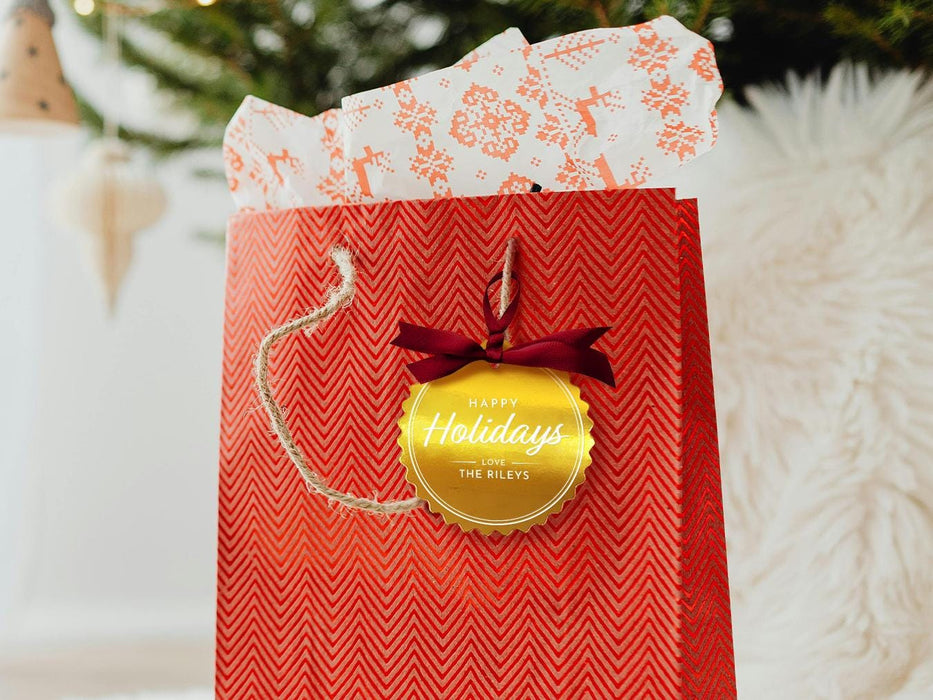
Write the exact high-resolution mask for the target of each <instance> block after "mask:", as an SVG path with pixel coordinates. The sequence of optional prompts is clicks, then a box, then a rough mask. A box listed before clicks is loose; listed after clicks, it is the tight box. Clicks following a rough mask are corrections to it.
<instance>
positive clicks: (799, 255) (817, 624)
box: [135, 67, 933, 700]
mask: <svg viewBox="0 0 933 700" xmlns="http://www.w3.org/2000/svg"><path fill="white" fill-rule="evenodd" d="M750 97H751V101H752V104H753V106H754V109H753V110H749V111H744V110H740V109H738V108H737V107H735V106H730V105H726V106H725V107H724V108H723V110H722V126H721V143H720V145H719V146H718V147H717V148H716V149H715V150H714V152H713V153H712V154H710V155H709V156H706V157H704V158H701V159H700V160H699V161H697V162H695V163H694V164H693V165H691V166H690V167H689V169H688V170H686V171H685V172H683V173H682V177H681V180H680V182H679V183H678V184H679V185H680V187H681V191H682V192H683V193H684V194H693V193H695V194H698V195H699V196H700V203H701V215H702V224H703V235H704V240H705V256H706V274H707V284H708V295H709V305H710V323H711V331H712V344H713V356H714V363H715V375H716V394H717V400H718V410H719V425H720V443H721V445H722V464H723V482H724V491H725V508H726V526H727V537H728V543H729V556H730V576H731V583H732V591H733V614H734V619H735V646H736V655H737V671H738V676H739V692H740V695H741V697H743V698H754V699H756V700H758V699H761V700H768V699H770V698H774V699H777V698H780V699H781V700H785V699H787V698H793V699H796V698H808V699H809V698H884V697H891V696H894V695H896V696H897V697H899V698H908V697H913V698H923V697H933V649H931V646H930V645H931V630H933V459H931V456H930V455H931V454H933V146H931V144H933V84H928V85H926V86H925V87H924V86H922V85H921V80H920V78H919V77H918V76H911V75H907V74H903V73H901V74H892V75H888V76H887V77H883V78H880V79H878V80H876V81H870V80H869V78H868V75H867V73H866V72H865V71H863V70H861V69H852V68H849V67H842V68H839V69H837V70H836V71H835V72H834V73H833V74H832V77H831V78H830V79H829V81H828V82H827V83H826V84H825V85H820V84H818V83H817V82H816V81H814V80H806V81H799V80H792V81H790V82H789V84H788V85H787V87H786V88H785V89H767V90H766V89H759V90H756V91H753V92H752V93H751V95H750ZM144 697H145V696H135V700H143V698H144ZM170 697H172V696H167V695H154V696H151V697H150V700H155V699H156V698H159V699H160V700H169V698H170ZM202 697H203V698H205V699H206V698H208V697H211V694H210V692H209V691H204V692H203V693H202V694H196V693H195V694H186V695H180V696H177V698H184V699H185V700H201V698H202Z"/></svg>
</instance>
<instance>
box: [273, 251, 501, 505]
mask: <svg viewBox="0 0 933 700" xmlns="http://www.w3.org/2000/svg"><path fill="white" fill-rule="evenodd" d="M517 250H518V240H517V239H515V238H510V239H509V241H508V243H507V244H506V248H505V257H504V259H503V263H502V272H501V273H500V274H499V275H497V276H496V277H497V278H499V277H501V280H502V285H501V289H500V292H499V317H500V319H501V318H502V317H503V316H506V311H507V310H508V308H509V300H510V297H511V288H512V269H513V266H514V264H515V256H516V252H517ZM330 256H331V259H332V260H333V261H334V264H335V265H336V266H337V270H338V272H339V273H340V277H341V281H340V285H339V286H337V287H335V288H334V289H332V290H330V292H329V294H328V295H327V301H326V302H325V304H324V305H323V306H321V307H320V308H317V309H314V310H312V311H309V312H308V313H307V314H305V315H304V316H301V317H300V318H296V319H294V320H293V321H289V322H288V323H286V324H284V325H281V326H279V327H278V328H273V329H272V330H271V331H269V333H268V334H267V335H266V336H265V337H264V338H263V339H262V342H261V343H260V344H259V351H258V352H257V354H256V362H255V373H256V386H257V388H258V390H259V399H260V401H261V402H262V406H263V408H264V409H265V410H266V413H267V414H268V416H269V420H270V421H271V423H272V431H273V432H274V433H275V434H276V436H277V437H278V439H279V442H280V443H281V444H282V447H283V448H284V449H285V453H286V454H287V455H288V457H289V459H290V460H291V461H292V463H293V464H294V465H295V467H297V468H298V471H299V472H300V473H301V477H302V479H304V482H305V484H306V485H307V487H308V490H310V491H314V492H316V493H318V494H320V495H322V496H324V497H326V498H328V499H330V500H331V501H335V502H337V503H340V504H341V505H344V506H346V507H348V508H353V509H355V510H364V511H369V512H372V513H385V514H394V513H405V512H408V511H411V510H414V509H415V508H420V507H421V506H422V505H423V504H424V501H423V500H422V499H420V498H417V497H412V498H406V499H402V500H397V501H379V500H376V499H374V498H360V497H358V496H354V495H353V494H352V493H346V492H344V491H339V490H337V489H335V488H332V487H331V486H328V484H327V482H326V481H325V480H324V479H323V478H321V476H320V475H319V474H318V473H317V472H316V471H314V470H313V469H312V468H311V467H310V466H309V464H308V460H307V458H306V457H305V454H304V452H303V451H302V449H301V448H300V447H299V446H298V444H297V443H296V442H295V438H294V436H293V435H292V431H291V429H290V428H289V427H288V422H287V421H286V419H285V411H284V410H283V408H282V406H281V404H279V403H278V401H276V399H275V395H274V393H273V391H272V385H271V382H270V379H269V356H270V355H271V353H272V348H273V347H274V346H275V344H276V343H277V342H279V341H280V340H282V339H283V338H285V337H286V336H288V335H291V334H292V333H294V332H295V331H298V330H304V331H305V332H306V333H311V332H313V331H314V329H315V328H317V326H318V325H319V324H320V323H322V322H324V321H326V320H327V319H329V318H330V317H331V316H333V315H334V314H336V313H337V312H338V311H340V309H342V308H344V307H346V306H348V305H349V304H350V302H352V301H353V297H354V295H355V294H356V267H355V266H354V265H353V254H352V253H351V252H350V251H349V250H348V249H346V248H344V247H342V246H334V247H333V248H331V251H330ZM497 333H498V334H501V336H502V338H501V341H498V346H497V347H498V352H499V357H500V358H501V353H502V346H503V345H504V344H505V342H506V341H507V339H508V323H507V322H506V323H505V324H504V325H503V326H502V328H501V330H500V331H497ZM492 340H493V338H492V335H490V343H492ZM494 352H495V350H494Z"/></svg>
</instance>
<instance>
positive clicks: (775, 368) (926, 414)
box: [681, 67, 933, 699]
mask: <svg viewBox="0 0 933 700" xmlns="http://www.w3.org/2000/svg"><path fill="white" fill-rule="evenodd" d="M749 97H750V101H751V103H752V105H753V109H752V110H748V111H745V110H740V109H738V108H737V107H735V106H734V105H731V106H730V105H726V106H725V107H724V109H723V113H722V126H721V142H720V144H719V145H718V146H717V148H716V149H714V151H713V152H712V153H711V154H710V155H709V156H707V157H704V158H702V159H700V160H699V161H697V162H696V164H695V165H694V166H692V169H691V170H690V171H687V172H685V173H683V175H684V182H683V183H681V184H683V187H682V188H681V189H682V191H684V192H687V191H690V192H695V193H696V194H698V195H699V196H700V211H701V221H702V227H703V236H704V254H705V263H706V279H707V294H708V298H709V309H710V325H711V337H712V349H713V361H714V373H715V385H716V398H717V409H718V418H719V420H718V422H719V427H720V445H721V449H722V468H723V484H724V486H723V488H724V496H725V511H726V528H727V541H728V545H729V565H730V580H731V585H732V595H733V616H734V627H735V647H736V656H737V672H738V676H739V691H740V695H741V696H742V697H746V698H761V699H767V698H782V699H784V698H882V697H888V696H890V695H892V694H894V693H897V692H905V693H906V692H910V691H916V692H918V693H920V695H918V697H933V667H931V665H930V659H931V651H933V650H931V648H930V643H931V635H933V458H931V454H933V83H927V84H926V85H925V86H924V85H923V84H922V81H921V79H920V77H919V76H917V75H907V74H904V73H899V74H892V75H888V76H886V77H882V78H879V79H877V80H874V81H871V80H869V76H868V73H867V71H865V70H864V69H861V68H859V69H853V68H851V67H840V68H837V69H836V70H835V71H834V72H833V73H832V75H831V77H830V78H829V80H828V81H827V82H826V83H825V85H820V84H819V83H818V82H817V81H816V80H806V81H800V80H793V79H792V80H790V81H789V83H788V85H787V86H786V88H782V89H776V88H775V89H758V90H754V91H752V92H751V93H750V95H749ZM924 661H925V663H926V667H925V668H924V667H922V664H923V662H924ZM924 690H925V691H926V692H923V691H924Z"/></svg>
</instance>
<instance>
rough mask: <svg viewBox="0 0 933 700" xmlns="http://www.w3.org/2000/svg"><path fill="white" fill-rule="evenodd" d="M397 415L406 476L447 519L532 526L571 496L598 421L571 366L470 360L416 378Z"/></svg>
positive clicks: (480, 526)
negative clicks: (450, 370)
mask: <svg viewBox="0 0 933 700" xmlns="http://www.w3.org/2000/svg"><path fill="white" fill-rule="evenodd" d="M403 408H404V414H403V416H402V419H401V420H400V421H399V426H400V427H401V429H402V434H401V437H400V438H399V445H400V446H401V448H402V458H401V459H402V463H403V464H404V465H405V466H406V467H407V470H408V472H407V478H408V481H409V482H410V483H412V484H413V485H414V486H415V489H416V490H417V493H418V496H419V497H421V498H423V499H424V500H425V501H427V503H428V506H429V507H430V509H431V511H433V512H435V513H440V514H441V515H442V516H443V518H444V521H445V522H447V523H448V524H453V523H456V524H457V525H459V526H460V527H461V528H462V529H463V530H465V531H469V530H479V531H480V532H482V533H484V534H489V533H491V532H501V533H503V534H506V533H509V532H512V531H513V530H522V531H524V532H527V531H528V529H529V528H530V527H531V526H532V525H536V524H539V523H543V522H544V521H545V520H546V519H547V517H548V516H549V515H550V514H552V513H557V512H559V511H560V509H561V508H562V507H563V505H564V503H565V502H566V501H568V500H570V499H571V498H573V496H574V493H575V491H576V489H577V486H579V485H580V484H581V483H582V482H583V479H584V477H585V470H586V468H587V467H588V466H589V464H590V448H591V447H592V446H593V438H592V437H591V436H590V429H591V428H592V427H593V423H592V421H591V420H590V419H589V418H588V417H587V415H586V411H587V405H586V403H585V402H584V401H583V400H582V399H581V398H580V389H579V388H578V387H576V386H574V385H573V384H572V383H571V381H570V377H569V375H568V374H567V373H566V372H555V371H553V370H549V369H539V368H537V367H519V366H515V365H498V366H495V367H494V366H492V365H490V364H488V363H486V362H474V363H472V364H469V365H467V366H466V367H464V368H463V369H461V370H459V371H458V372H455V373H454V374H451V375H449V376H447V377H443V378H441V379H438V380H436V381H433V382H428V383H426V384H415V385H414V386H413V387H412V388H411V396H409V398H408V399H407V400H406V401H405V404H404V407H403Z"/></svg>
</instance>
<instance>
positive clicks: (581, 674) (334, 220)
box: [216, 190, 735, 700]
mask: <svg viewBox="0 0 933 700" xmlns="http://www.w3.org/2000/svg"><path fill="white" fill-rule="evenodd" d="M510 236H518V237H519V238H520V240H521V253H520V257H519V261H518V268H517V269H518V272H519V274H520V275H521V279H522V308H521V310H520V312H519V317H518V319H517V320H516V322H515V324H514V325H513V338H514V339H515V340H516V341H520V340H522V339H523V338H533V337H536V336H539V335H544V334H546V333H550V332H553V331H556V330H560V329H564V328H573V327H579V326H602V325H611V326H612V327H613V329H612V331H610V332H609V333H608V334H607V335H606V336H604V338H603V339H602V340H601V341H600V342H599V344H598V347H599V348H600V349H602V350H604V351H605V352H606V353H607V354H608V356H609V358H610V360H611V362H612V365H613V367H614V368H615V371H616V379H617V382H618V386H617V388H615V389H610V388H609V387H606V386H604V385H602V384H599V383H598V382H595V381H592V380H589V379H587V378H577V381H578V382H579V383H580V384H581V386H582V392H583V397H584V399H585V400H586V401H587V402H588V403H589V405H590V416H591V417H592V419H593V421H594V423H595V427H594V429H593V434H594V438H595V440H596V446H595V447H594V448H593V452H592V457H593V464H592V466H591V467H590V468H589V469H588V470H587V478H586V482H585V483H584V484H583V485H582V486H581V487H580V488H579V490H578V491H577V496H576V498H575V499H574V500H573V501H571V502H570V503H568V504H567V505H566V506H565V507H564V509H563V510H562V511H561V512H560V513H559V514H557V515H555V516H552V517H551V518H550V519H549V520H548V522H547V523H546V524H545V525H543V526H538V527H535V528H532V530H531V531H530V532H528V533H520V532H518V533H513V534H512V535H509V536H501V535H498V534H496V535H492V536H483V535H481V534H477V533H469V534H464V533H463V532H461V531H460V530H459V529H458V528H456V527H452V526H447V525H445V524H444V523H443V521H442V520H441V518H440V517H439V516H435V515H433V514H431V513H430V512H428V511H427V510H426V509H421V510H418V511H416V512H414V513H412V514H410V515H407V516H395V517H390V518H379V517H373V516H370V515H367V514H362V513H355V512H345V511H340V510H337V509H334V508H333V507H331V506H330V505H329V504H328V503H327V501H326V500H324V499H323V498H321V497H319V496H316V495H314V494H309V493H308V492H307V490H306V489H305V488H304V486H303V484H302V481H301V478H300V476H299V475H298V473H297V472H296V470H295V469H294V467H293V466H292V464H291V463H290V462H289V461H288V459H287V457H286V456H285V455H284V453H283V451H282V449H281V448H280V446H279V445H278V443H277V441H276V439H275V437H274V436H272V435H271V433H270V430H269V426H268V422H267V418H266V416H265V413H264V412H263V411H262V410H261V408H259V407H258V400H257V397H256V394H255V390H254V387H253V378H252V373H251V363H252V359H253V357H254V354H255V351H256V348H257V346H258V343H259V340H260V338H261V337H262V336H263V335H264V334H265V333H266V332H267V331H268V330H269V329H270V328H272V327H273V326H276V325H279V324H281V323H283V322H284V321H286V320H288V319H291V318H293V317H295V316H298V315H300V314H301V313H303V312H304V311H305V310H306V309H308V308H310V307H315V306H318V305H319V304H320V303H321V300H322V299H323V298H324V297H325V295H326V293H327V289H328V287H329V286H331V285H332V284H334V283H335V282H336V281H337V279H336V273H335V270H334V268H333V265H332V263H331V261H330V259H329V256H328V251H329V249H330V247H331V246H332V245H333V244H334V243H344V244H346V245H349V246H350V248H352V249H353V250H354V252H355V254H356V265H357V268H358V271H359V282H358V289H357V294H356V297H355V299H354V301H353V304H352V306H351V307H349V309H347V310H346V311H343V312H341V313H340V314H338V315H337V316H335V317H334V318H332V319H331V320H329V321H328V322H326V323H325V324H323V325H322V326H321V327H320V328H318V329H317V330H316V331H315V332H314V333H313V334H312V335H310V336H300V335H299V336H298V337H292V338H289V339H287V340H285V341H283V342H282V343H281V344H280V346H279V347H278V348H277V350H276V352H275V354H274V356H273V358H272V375H273V377H274V378H275V390H276V393H277V396H278V397H279V399H280V400H281V401H282V403H283V404H284V405H285V406H286V407H287V409H288V419H289V423H290V425H291V426H292V428H293V430H294V433H295V435H296V437H297V440H298V442H299V444H301V445H302V446H303V447H304V449H305V451H306V453H307V454H308V456H309V459H310V461H311V462H312V464H313V465H315V468H317V469H318V471H319V472H320V473H321V474H322V475H323V476H325V477H326V478H327V479H328V481H329V482H330V483H331V484H332V485H333V486H335V487H337V488H339V489H342V490H345V491H350V492H353V493H357V494H365V495H371V494H372V493H374V492H377V493H378V494H379V495H380V496H381V497H384V498H401V497H405V496H410V495H411V494H412V489H411V487H410V486H409V485H408V484H407V483H406V482H405V479H404V468H403V467H402V466H401V465H400V463H399V461H398V458H399V454H398V450H399V448H398V446H397V443H396V438H397V431H398V427H397V424H396V422H397V420H398V418H399V416H400V411H401V404H402V401H403V399H404V398H405V397H406V396H407V393H408V386H409V385H410V384H411V383H412V379H411V377H410V376H409V375H408V374H407V370H406V369H405V363H406V362H407V361H410V360H411V359H413V356H412V354H411V353H408V352H406V351H403V350H400V349H398V348H395V347H392V346H390V345H389V340H391V338H392V337H393V335H394V333H395V330H396V325H397V322H398V321H399V320H405V321H409V322H411V323H417V324H423V325H430V326H435V327H439V328H446V329H452V330H456V331H459V332H462V333H465V334H468V335H470V336H472V337H475V338H478V339H481V338H482V337H483V328H482V318H481V314H480V307H479V304H480V299H481V294H482V291H483V289H484V287H485V283H486V281H487V280H488V279H489V278H490V277H491V276H492V275H493V274H494V273H495V272H496V271H497V267H498V266H499V264H500V261H501V256H502V251H503V249H504V244H505V241H506V240H507V239H508V238H509V237H510ZM228 241H229V242H228V273H227V274H228V283H227V305H226V319H225V342H224V388H223V399H222V413H221V459H220V541H219V573H218V579H219V580H218V595H217V684H216V692H217V697H218V698H257V699H262V700H268V699H269V698H425V699H431V700H434V699H436V698H509V699H510V700H511V699H513V698H515V699H517V698H633V697H652V698H671V697H702V698H730V697H734V695H735V680H734V671H733V660H732V636H731V625H730V616H729V591H728V580H727V574H726V558H725V544H724V538H723V519H722V496H721V491H720V482H719V460H718V450H717V443H716V430H715V413H714V408H713V393H712V379H711V372H710V364H709V341H708V330H707V325H706V309H705V301H704V289H703V274H702V263H701V260H700V248H699V236H698V232H697V218H696V206H695V204H694V203H693V202H690V201H677V200H676V198H675V196H674V193H673V191H671V190H629V191H621V192H620V191H616V192H574V193H540V194H529V195H513V196H505V197H482V198H471V199H440V200H430V201H414V202H393V203H386V204H378V205H365V206H359V207H334V208H324V209H300V210H289V211H281V212H268V213H261V214H245V215H240V216H237V217H235V218H234V219H233V220H232V221H231V224H230V230H229V238H228Z"/></svg>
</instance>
